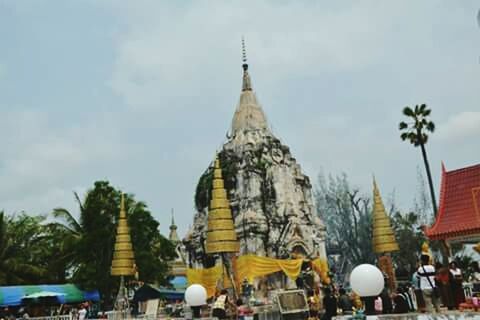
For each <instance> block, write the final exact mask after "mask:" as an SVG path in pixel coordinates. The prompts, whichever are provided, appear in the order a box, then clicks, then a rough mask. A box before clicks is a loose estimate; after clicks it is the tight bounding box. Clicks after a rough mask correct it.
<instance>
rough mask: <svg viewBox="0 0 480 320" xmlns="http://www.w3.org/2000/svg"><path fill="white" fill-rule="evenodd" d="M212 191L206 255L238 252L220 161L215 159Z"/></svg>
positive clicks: (238, 247)
mask: <svg viewBox="0 0 480 320" xmlns="http://www.w3.org/2000/svg"><path fill="white" fill-rule="evenodd" d="M212 185H213V190H212V199H211V200H210V209H209V211H208V229H207V243H206V253H209V254H211V253H228V252H238V251H239V249H240V246H239V243H238V241H237V234H236V233H235V228H234V225H233V219H232V211H231V209H230V202H229V201H228V198H227V191H226V190H225V187H224V183H223V178H222V169H221V168H220V160H218V157H217V158H216V159H215V167H214V171H213V183H212Z"/></svg>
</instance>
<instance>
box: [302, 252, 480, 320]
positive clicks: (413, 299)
mask: <svg viewBox="0 0 480 320" xmlns="http://www.w3.org/2000/svg"><path fill="white" fill-rule="evenodd" d="M469 271H470V273H471V276H470V278H469V279H465V278H464V273H463V272H462V270H461V269H460V268H459V266H458V264H457V263H456V262H455V261H452V262H450V263H449V264H448V265H442V264H441V263H439V262H437V263H435V264H432V262H431V257H430V256H429V255H422V256H421V258H420V261H419V264H418V268H417V269H416V270H415V272H413V275H412V279H411V281H410V282H407V283H402V284H401V285H398V286H397V288H396V289H395V291H394V292H391V291H390V290H389V289H388V288H385V289H384V290H383V292H382V293H381V294H380V295H379V296H378V297H376V298H375V300H374V308H375V312H376V313H377V314H391V313H395V314H402V313H408V312H420V313H424V312H427V313H436V312H441V310H445V309H447V310H462V309H463V308H472V307H473V309H476V308H477V307H479V308H480V299H477V298H476V297H475V294H476V293H480V268H479V265H478V262H473V263H472V264H471V266H470V270H469ZM465 281H469V282H471V283H472V284H473V285H472V296H473V297H472V298H468V299H466V297H465V292H464V286H463V284H464V282H465ZM309 296H310V297H309V304H310V306H311V307H310V309H311V312H310V316H311V318H318V316H317V315H318V314H320V312H319V310H320V309H323V311H324V313H323V315H322V317H321V318H322V319H325V320H328V319H331V318H332V317H334V316H337V315H339V314H343V315H350V314H352V312H353V311H354V310H358V309H362V308H363V306H362V302H361V300H360V299H359V297H358V296H356V295H355V293H354V292H350V294H347V290H345V289H344V288H336V287H335V286H331V287H327V288H324V290H323V299H322V302H323V303H322V305H320V303H319V302H318V301H317V300H315V299H314V298H313V296H314V294H313V293H311V294H310V295H309Z"/></svg>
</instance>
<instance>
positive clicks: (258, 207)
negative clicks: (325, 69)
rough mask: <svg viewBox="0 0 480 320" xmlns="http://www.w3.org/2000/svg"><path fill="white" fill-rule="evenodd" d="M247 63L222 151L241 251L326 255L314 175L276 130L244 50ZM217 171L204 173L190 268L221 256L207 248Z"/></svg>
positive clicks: (188, 249) (188, 246) (189, 241)
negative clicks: (255, 88)
mask: <svg viewBox="0 0 480 320" xmlns="http://www.w3.org/2000/svg"><path fill="white" fill-rule="evenodd" d="M242 67H243V83H242V91H241V94H240V101H239V104H238V106H237V109H236V111H235V114H234V116H233V120H232V124H231V129H230V132H229V134H228V136H227V141H226V142H225V143H224V145H223V147H222V149H221V150H220V151H219V153H218V158H219V160H220V164H221V169H222V175H223V179H224V182H225V189H226V191H227V197H228V200H229V202H230V206H231V212H232V218H233V225H234V228H235V232H236V235H237V239H238V241H239V246H240V248H239V252H238V255H247V254H253V255H259V256H266V257H272V258H280V259H288V258H292V257H304V258H306V259H313V258H317V257H320V258H326V252H325V227H324V224H323V223H322V221H321V220H320V218H319V217H318V214H317V211H316V208H315V205H314V201H313V197H312V185H311V183H310V179H309V178H308V177H307V176H306V175H305V174H304V173H302V170H301V168H300V165H299V164H298V163H297V161H296V160H295V158H294V157H293V156H292V154H291V153H290V149H289V148H288V147H287V146H286V145H284V144H282V142H281V141H280V140H279V139H278V138H277V137H275V136H274V134H273V133H272V131H271V129H270V127H269V125H268V122H267V118H266V116H265V113H264V111H263V109H262V107H261V106H260V104H259V103H258V100H257V97H256V95H255V93H254V91H253V89H252V82H251V78H250V75H249V72H248V71H249V70H248V64H247V63H246V58H245V52H244V58H243V66H242ZM212 154H213V150H212ZM213 173H214V166H213V163H212V164H211V165H210V166H209V168H207V170H206V171H205V172H204V173H203V174H202V176H201V177H200V180H199V182H198V185H197V189H196V193H195V207H196V213H195V216H194V223H193V227H191V228H190V230H189V231H188V233H187V235H186V237H185V239H184V241H183V243H184V245H185V247H184V248H185V253H186V256H187V261H188V264H189V267H190V268H208V267H212V266H213V265H215V264H216V263H218V261H219V257H218V255H216V254H209V253H208V252H209V250H208V248H207V243H206V242H207V241H206V239H207V230H208V211H209V207H208V205H209V202H210V200H211V199H212V192H211V190H212V181H213Z"/></svg>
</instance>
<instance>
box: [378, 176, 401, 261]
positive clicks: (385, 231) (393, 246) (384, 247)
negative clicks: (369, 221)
mask: <svg viewBox="0 0 480 320" xmlns="http://www.w3.org/2000/svg"><path fill="white" fill-rule="evenodd" d="M372 242H373V250H374V251H375V253H385V252H393V251H398V250H399V248H398V243H397V240H396V239H395V234H394V233H393V229H392V227H391V225H390V219H389V217H388V216H387V213H386V211H385V206H384V205H383V201H382V198H381V196H380V191H379V190H378V187H377V183H376V182H375V179H373V239H372Z"/></svg>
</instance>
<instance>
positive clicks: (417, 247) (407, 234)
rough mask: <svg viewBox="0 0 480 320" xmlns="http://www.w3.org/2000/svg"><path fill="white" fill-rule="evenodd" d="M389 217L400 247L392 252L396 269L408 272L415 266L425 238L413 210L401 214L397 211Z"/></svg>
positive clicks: (404, 272)
mask: <svg viewBox="0 0 480 320" xmlns="http://www.w3.org/2000/svg"><path fill="white" fill-rule="evenodd" d="M391 219H392V226H393V230H394V232H395V237H396V239H397V242H398V246H399V247H400V250H399V251H397V252H394V253H393V257H394V261H395V264H396V266H397V271H399V272H400V273H402V274H409V273H410V272H412V270H413V269H414V268H415V266H416V263H417V260H418V257H419V256H420V251H421V247H422V243H423V242H424V241H425V240H426V239H425V236H424V235H423V232H422V231H421V229H420V224H419V217H418V215H417V214H416V213H414V212H409V213H407V214H403V215H402V214H401V213H400V212H399V211H397V212H395V214H393V215H392V216H391ZM402 271H403V272H402Z"/></svg>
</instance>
